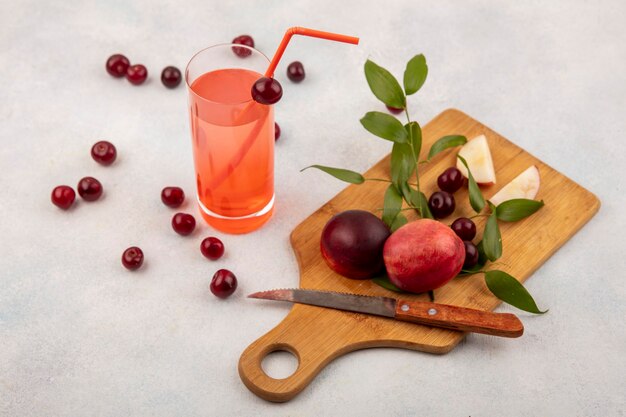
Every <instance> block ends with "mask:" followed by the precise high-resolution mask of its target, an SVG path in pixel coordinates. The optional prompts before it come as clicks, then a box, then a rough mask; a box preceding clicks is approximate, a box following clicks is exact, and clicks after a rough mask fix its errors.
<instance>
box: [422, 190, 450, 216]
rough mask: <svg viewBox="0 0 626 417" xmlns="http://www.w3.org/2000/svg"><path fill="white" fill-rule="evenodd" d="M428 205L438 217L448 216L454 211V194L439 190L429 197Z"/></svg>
mask: <svg viewBox="0 0 626 417" xmlns="http://www.w3.org/2000/svg"><path fill="white" fill-rule="evenodd" d="M428 207H429V208H430V211H431V213H432V214H433V216H434V217H435V218H436V219H443V218H444V217H448V216H449V215H451V214H452V212H453V211H454V207H455V202H454V196H453V195H452V194H450V193H448V192H445V191H437V192H435V193H433V195H431V196H430V198H429V199H428Z"/></svg>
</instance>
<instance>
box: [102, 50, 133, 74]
mask: <svg viewBox="0 0 626 417" xmlns="http://www.w3.org/2000/svg"><path fill="white" fill-rule="evenodd" d="M129 65H130V61H129V60H128V58H126V57H125V56H124V55H122V54H115V55H111V56H110V57H109V59H107V63H106V69H107V72H108V73H109V74H111V75H112V76H114V77H116V78H120V77H123V76H124V75H125V74H126V70H127V69H128V66H129Z"/></svg>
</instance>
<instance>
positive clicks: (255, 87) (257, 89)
mask: <svg viewBox="0 0 626 417" xmlns="http://www.w3.org/2000/svg"><path fill="white" fill-rule="evenodd" d="M282 96H283V87H282V86H281V85H280V83H279V82H278V81H277V80H276V79H274V78H268V77H261V78H259V79H258V80H256V82H255V83H254V84H252V98H253V99H254V101H256V102H257V103H261V104H266V105H269V104H274V103H276V102H278V100H280V98H281V97H282Z"/></svg>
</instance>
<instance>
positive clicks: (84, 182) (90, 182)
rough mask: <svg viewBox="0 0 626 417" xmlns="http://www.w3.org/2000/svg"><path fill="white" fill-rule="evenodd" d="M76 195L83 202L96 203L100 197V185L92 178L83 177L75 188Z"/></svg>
mask: <svg viewBox="0 0 626 417" xmlns="http://www.w3.org/2000/svg"><path fill="white" fill-rule="evenodd" d="M76 189H77V190H78V195H80V196H81V197H82V198H83V200H85V201H96V200H97V199H99V198H100V196H101V195H102V184H100V181H98V180H97V179H95V178H94V177H85V178H83V179H81V180H80V181H79V182H78V186H76Z"/></svg>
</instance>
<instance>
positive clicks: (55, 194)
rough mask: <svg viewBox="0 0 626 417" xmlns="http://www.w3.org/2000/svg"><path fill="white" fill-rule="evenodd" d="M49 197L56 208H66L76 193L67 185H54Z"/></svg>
mask: <svg viewBox="0 0 626 417" xmlns="http://www.w3.org/2000/svg"><path fill="white" fill-rule="evenodd" d="M50 199H51V200H52V204H54V205H55V206H57V207H58V208H61V209H63V210H67V209H68V208H70V207H71V206H72V204H73V203H74V200H75V199H76V193H75V192H74V190H73V189H72V187H70V186H69V185H59V186H56V187H54V190H52V195H51V196H50Z"/></svg>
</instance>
